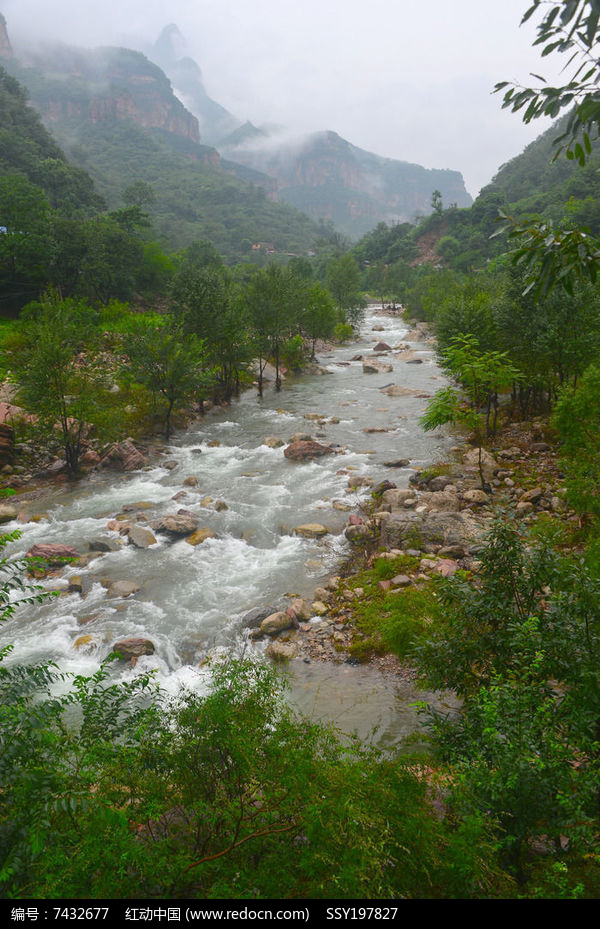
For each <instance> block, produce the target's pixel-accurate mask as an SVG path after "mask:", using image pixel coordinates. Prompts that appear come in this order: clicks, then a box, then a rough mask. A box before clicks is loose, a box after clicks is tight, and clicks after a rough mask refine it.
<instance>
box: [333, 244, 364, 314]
mask: <svg viewBox="0 0 600 929" xmlns="http://www.w3.org/2000/svg"><path fill="white" fill-rule="evenodd" d="M326 283H327V287H328V288H329V290H330V291H331V294H332V296H333V299H334V300H335V302H336V305H337V308H338V311H339V312H340V314H341V315H342V317H343V319H342V322H343V321H344V320H345V319H346V318H347V319H348V321H349V322H350V323H352V324H353V325H356V324H358V322H359V321H360V319H361V316H362V311H363V309H364V306H365V302H364V298H363V296H362V294H361V292H360V271H359V268H358V265H357V263H356V261H355V259H354V258H353V257H352V255H342V257H341V258H332V259H331V261H330V262H328V264H327V277H326Z"/></svg>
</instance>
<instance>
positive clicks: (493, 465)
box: [463, 448, 498, 475]
mask: <svg viewBox="0 0 600 929" xmlns="http://www.w3.org/2000/svg"><path fill="white" fill-rule="evenodd" d="M463 464H464V465H467V467H470V468H477V469H478V468H479V449H478V448H470V449H469V450H468V451H466V452H465V453H464V455H463ZM481 467H482V470H483V473H484V474H487V475H491V474H493V473H494V471H495V470H496V469H497V468H498V462H497V461H496V459H495V458H494V456H493V455H492V454H490V452H488V451H486V449H485V448H482V449H481Z"/></svg>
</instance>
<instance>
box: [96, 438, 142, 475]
mask: <svg viewBox="0 0 600 929" xmlns="http://www.w3.org/2000/svg"><path fill="white" fill-rule="evenodd" d="M100 465H101V466H102V467H103V468H118V469H119V470H120V471H137V470H138V469H139V468H143V467H145V465H146V458H145V456H144V455H142V453H141V452H140V451H139V449H137V448H136V447H135V445H134V444H133V442H128V441H125V442H117V443H115V444H114V445H111V447H110V448H109V449H108V451H107V452H105V454H104V455H103V456H102V458H101V459H100Z"/></svg>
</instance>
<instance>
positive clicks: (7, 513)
mask: <svg viewBox="0 0 600 929" xmlns="http://www.w3.org/2000/svg"><path fill="white" fill-rule="evenodd" d="M17 516H18V513H17V510H16V508H15V507H14V506H10V504H6V503H3V504H1V505H0V524H2V523H10V522H11V521H12V520H13V519H16V518H17Z"/></svg>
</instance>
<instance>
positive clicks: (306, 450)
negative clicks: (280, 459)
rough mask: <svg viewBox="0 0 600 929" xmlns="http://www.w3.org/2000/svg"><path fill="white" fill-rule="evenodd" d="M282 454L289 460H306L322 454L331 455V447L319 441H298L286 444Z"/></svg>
mask: <svg viewBox="0 0 600 929" xmlns="http://www.w3.org/2000/svg"><path fill="white" fill-rule="evenodd" d="M283 454H284V455H285V457H286V458H289V459H290V461H306V460H310V459H312V458H321V457H322V456H323V455H332V454H333V448H331V446H330V445H321V443H320V442H313V441H299V442H292V443H291V445H288V446H287V448H285V449H284V451H283Z"/></svg>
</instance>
